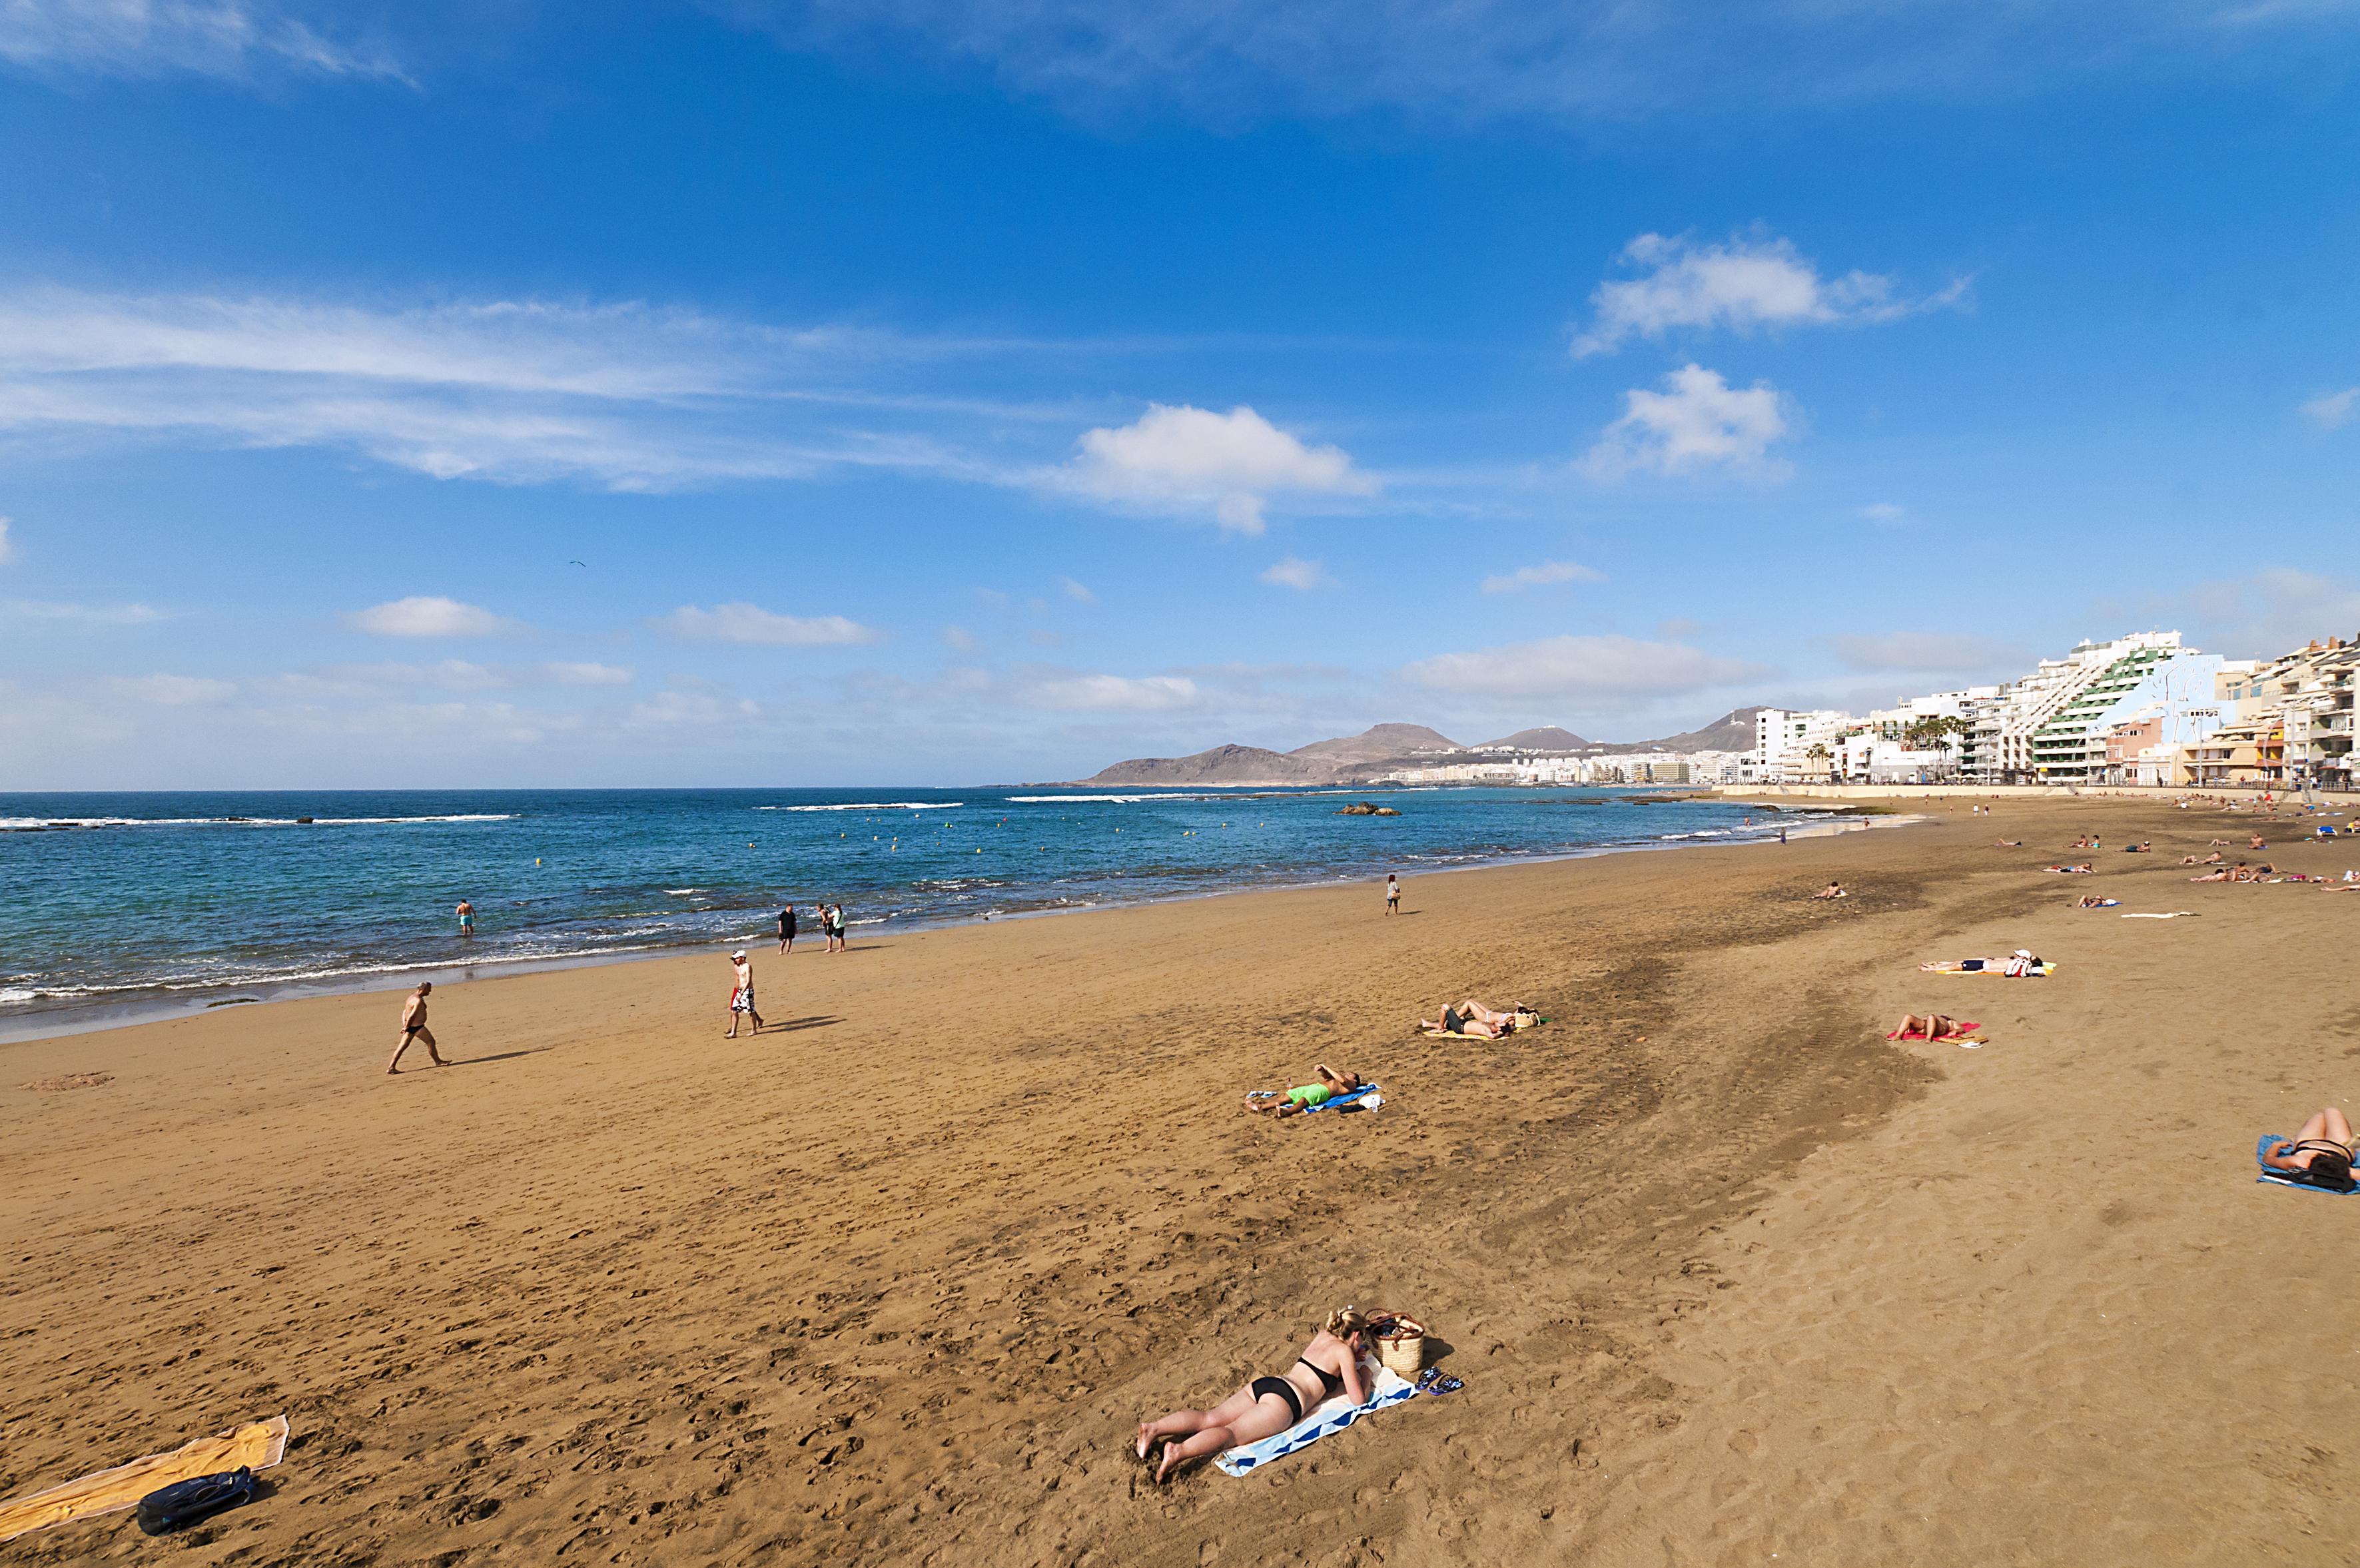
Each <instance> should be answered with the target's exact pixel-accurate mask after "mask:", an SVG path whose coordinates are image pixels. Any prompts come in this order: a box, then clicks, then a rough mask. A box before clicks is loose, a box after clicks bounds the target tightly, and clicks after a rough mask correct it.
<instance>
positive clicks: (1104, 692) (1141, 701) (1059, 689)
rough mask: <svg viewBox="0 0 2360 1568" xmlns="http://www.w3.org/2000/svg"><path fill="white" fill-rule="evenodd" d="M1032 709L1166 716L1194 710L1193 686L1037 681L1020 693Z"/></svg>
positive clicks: (1099, 678) (1114, 679) (1091, 679)
mask: <svg viewBox="0 0 2360 1568" xmlns="http://www.w3.org/2000/svg"><path fill="white" fill-rule="evenodd" d="M1021 694H1022V700H1024V701H1026V702H1030V703H1032V705H1034V706H1037V707H1043V708H1054V709H1060V710H1063V711H1065V712H1072V713H1166V712H1170V711H1171V710H1173V709H1175V708H1188V707H1194V706H1195V705H1196V700H1197V692H1196V682H1195V681H1191V680H1189V679H1188V678H1187V677H1186V676H1185V675H1146V676H1128V675H1071V676H1059V677H1052V678H1047V679H1043V680H1038V681H1032V682H1031V683H1029V684H1028V685H1026V686H1024V687H1023V688H1022V689H1021Z"/></svg>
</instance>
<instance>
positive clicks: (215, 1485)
mask: <svg viewBox="0 0 2360 1568" xmlns="http://www.w3.org/2000/svg"><path fill="white" fill-rule="evenodd" d="M254 1488H255V1479H254V1472H253V1471H251V1470H249V1469H247V1468H246V1466H245V1465H239V1466H238V1467H237V1468H236V1469H235V1470H224V1471H223V1472H222V1473H221V1474H220V1475H199V1476H197V1477H196V1478H195V1479H194V1480H191V1481H175V1482H173V1483H172V1484H171V1485H170V1486H159V1487H158V1488H157V1489H156V1490H155V1491H152V1492H150V1493H148V1494H147V1496H146V1497H142V1498H140V1499H139V1516H138V1517H139V1528H140V1529H141V1530H144V1531H146V1532H147V1534H149V1535H162V1534H163V1533H164V1532H165V1531H167V1530H182V1529H185V1528H186V1527H188V1526H190V1525H192V1524H196V1523H199V1522H200V1521H202V1520H204V1519H211V1518H213V1515H215V1514H217V1513H221V1512H223V1511H224V1510H225V1509H229V1508H235V1507H237V1506H238V1505H239V1504H240V1503H243V1502H247V1501H249V1500H251V1499H252V1498H253V1497H254Z"/></svg>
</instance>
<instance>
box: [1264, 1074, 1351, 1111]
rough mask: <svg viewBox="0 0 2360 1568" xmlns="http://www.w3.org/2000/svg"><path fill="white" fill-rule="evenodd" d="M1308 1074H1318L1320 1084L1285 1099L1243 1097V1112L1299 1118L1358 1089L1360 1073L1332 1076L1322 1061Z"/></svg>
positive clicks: (1308, 1085) (1309, 1085)
mask: <svg viewBox="0 0 2360 1568" xmlns="http://www.w3.org/2000/svg"><path fill="white" fill-rule="evenodd" d="M1311 1071H1312V1072H1314V1073H1317V1074H1318V1077H1319V1082H1317V1083H1306V1084H1303V1085H1301V1086H1300V1087H1298V1088H1294V1089H1289V1090H1288V1091H1287V1092H1286V1095H1285V1097H1284V1099H1277V1098H1272V1097H1269V1096H1268V1095H1267V1094H1260V1095H1257V1094H1249V1095H1247V1096H1246V1109H1248V1110H1250V1111H1275V1112H1276V1113H1277V1114H1278V1115H1280V1116H1301V1115H1302V1114H1303V1113H1304V1112H1306V1111H1308V1110H1313V1109H1316V1108H1317V1107H1318V1106H1320V1105H1326V1104H1327V1102H1328V1101H1329V1100H1331V1099H1334V1098H1335V1097H1336V1096H1337V1095H1338V1094H1350V1093H1351V1092H1352V1091H1353V1090H1355V1089H1357V1088H1359V1087H1360V1074H1359V1073H1331V1072H1329V1071H1328V1069H1327V1063H1326V1062H1321V1063H1319V1065H1318V1066H1317V1067H1314V1068H1313V1069H1312V1070H1311Z"/></svg>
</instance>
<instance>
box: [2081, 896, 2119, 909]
mask: <svg viewBox="0 0 2360 1568" xmlns="http://www.w3.org/2000/svg"><path fill="white" fill-rule="evenodd" d="M2121 902H2122V900H2121V899H2120V898H2099V897H2098V896H2097V895H2096V894H2095V893H2084V894H2082V895H2081V897H2080V898H2076V899H2074V900H2073V907H2074V908H2075V909H2113V908H2114V906H2115V905H2116V904H2119V903H2121Z"/></svg>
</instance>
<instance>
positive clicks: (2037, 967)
mask: <svg viewBox="0 0 2360 1568" xmlns="http://www.w3.org/2000/svg"><path fill="white" fill-rule="evenodd" d="M1927 973H1928V974H1929V975H2005V974H2006V973H2007V971H2006V970H2005V969H1952V968H1937V969H1930V970H1928V971H1927ZM2055 973H2057V965H2055V964H2034V965H2033V966H2032V967H2031V968H2030V969H2027V970H2026V971H2025V974H2026V975H2034V976H2045V975H2054V974H2055ZM2018 978H2022V976H2018Z"/></svg>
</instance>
